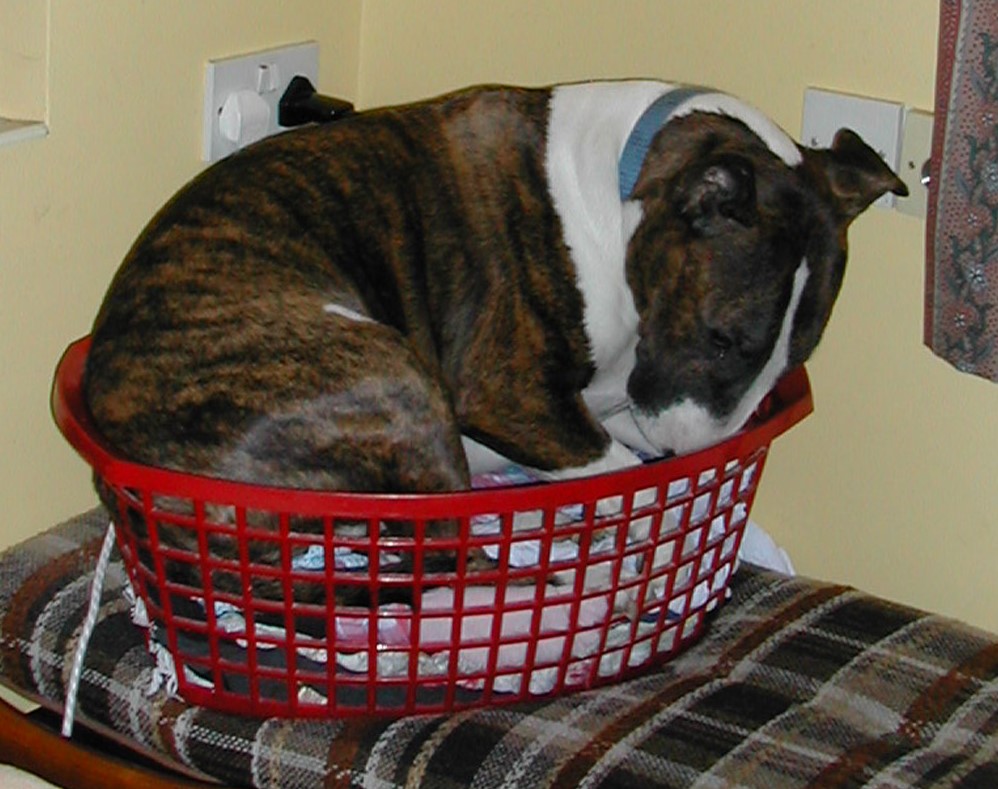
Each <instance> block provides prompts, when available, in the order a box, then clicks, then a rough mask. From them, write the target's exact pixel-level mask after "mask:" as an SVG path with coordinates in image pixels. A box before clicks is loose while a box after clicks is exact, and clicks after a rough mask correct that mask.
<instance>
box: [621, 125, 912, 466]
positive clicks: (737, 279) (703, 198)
mask: <svg viewBox="0 0 998 789" xmlns="http://www.w3.org/2000/svg"><path fill="white" fill-rule="evenodd" d="M888 191H891V192H894V193H896V194H907V191H906V189H905V186H904V183H903V182H902V181H901V180H900V179H898V177H897V176H896V175H895V174H894V173H892V172H891V171H890V169H889V168H888V167H887V166H886V164H884V162H883V160H882V159H881V158H880V157H879V156H878V155H877V154H876V153H875V152H874V151H873V150H872V149H871V148H869V147H868V146H867V145H866V144H865V143H864V142H863V141H862V140H861V139H860V138H859V137H858V136H857V135H856V134H854V133H853V132H851V131H848V130H843V131H840V132H839V133H838V135H837V136H836V138H835V141H834V143H833V144H832V147H831V148H829V149H822V150H812V149H807V148H800V147H797V146H793V148H792V149H791V153H790V154H787V153H786V151H784V152H783V154H782V155H777V154H776V153H774V151H773V149H772V147H771V144H769V145H768V144H767V143H766V142H764V141H763V140H762V139H761V137H760V136H758V135H757V134H756V133H755V132H753V131H751V130H750V129H749V128H748V127H747V126H746V125H745V124H744V123H742V122H741V121H739V120H736V119H734V118H731V117H727V116H724V115H718V114H709V113H693V114H691V115H688V116H685V117H681V118H677V119H675V120H673V121H671V122H670V123H668V124H666V126H665V127H664V128H663V129H662V130H661V132H659V134H658V135H657V136H656V138H655V139H654V140H653V142H652V144H651V146H650V147H649V150H648V153H647V156H646V158H645V161H644V165H643V167H642V169H641V172H640V175H639V177H638V179H637V182H636V184H635V186H634V190H633V193H632V195H631V197H632V199H634V200H638V201H640V203H641V207H642V211H643V214H642V219H641V222H640V224H639V225H638V227H637V229H636V230H635V232H634V235H633V236H632V238H631V241H630V245H629V247H628V257H627V276H628V282H629V284H630V286H631V289H632V291H633V293H634V299H635V306H636V307H637V310H638V315H639V319H640V322H639V340H638V345H637V353H636V357H637V358H636V363H635V367H634V370H633V372H632V374H631V376H630V379H629V381H628V393H629V395H630V398H631V401H632V403H633V411H634V415H635V418H636V420H637V422H638V425H639V427H640V428H641V430H642V431H643V432H644V434H645V436H646V437H647V438H648V439H649V441H650V442H651V443H652V444H653V445H655V446H657V447H658V448H660V449H662V450H670V449H671V450H673V451H676V452H680V453H682V452H689V451H693V450H696V449H698V448H701V447H703V446H706V445H708V444H711V443H713V442H715V441H718V440H720V439H722V438H725V437H726V436H728V435H730V434H732V433H734V432H735V431H737V430H738V429H739V428H740V427H741V426H742V425H743V424H744V423H745V421H746V420H747V419H748V417H749V416H751V414H752V413H753V412H754V410H755V409H756V407H757V406H758V404H759V402H760V401H761V399H762V398H763V397H764V396H765V394H766V393H767V392H768V391H769V390H770V389H771V388H772V386H773V385H774V384H775V383H776V381H777V380H778V378H779V377H780V375H782V374H783V373H784V372H785V371H786V370H788V369H790V368H792V367H794V366H796V365H798V364H800V363H802V362H803V361H805V360H806V359H807V358H808V357H809V356H810V354H811V352H812V351H813V350H814V349H815V346H817V344H818V341H819V340H820V338H821V335H822V332H823V331H824V328H825V324H826V323H827V321H828V318H829V315H830V314H831V311H832V305H833V304H834V302H835V298H836V296H837V295H838V292H839V287H840V285H841V283H842V277H843V274H844V271H845V264H846V229H847V228H848V226H849V224H850V223H851V222H852V220H853V219H855V218H856V217H857V216H858V215H859V214H860V213H861V212H862V211H863V210H865V209H866V208H867V206H869V205H870V204H871V203H872V202H873V201H874V200H876V199H877V198H878V197H879V196H881V195H882V194H884V193H885V192H888Z"/></svg>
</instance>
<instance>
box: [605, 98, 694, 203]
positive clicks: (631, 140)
mask: <svg viewBox="0 0 998 789" xmlns="http://www.w3.org/2000/svg"><path fill="white" fill-rule="evenodd" d="M706 92H707V91H706V89H704V88H697V87H679V88H675V89H673V90H670V91H669V92H668V93H665V94H663V95H661V96H659V97H658V98H657V99H656V100H655V101H654V102H652V104H651V106H650V107H648V109H646V110H645V111H644V113H643V114H642V115H641V117H640V118H638V122H637V123H635V124H634V128H633V129H632V130H631V136H630V137H628V138H627V143H626V144H625V145H624V152H623V153H622V154H621V155H620V166H619V168H618V173H619V176H618V180H619V181H620V199H621V200H629V199H630V197H631V192H633V191H634V185H635V184H636V183H637V182H638V175H640V174H641V166H642V165H643V164H644V161H645V154H647V153H648V146H650V145H651V141H652V140H653V139H654V137H655V135H656V134H658V131H659V129H661V128H662V127H663V126H664V125H665V122H666V121H667V120H669V116H670V115H672V113H673V112H675V110H676V107H678V106H679V105H680V104H682V103H683V102H684V101H686V100H687V99H690V98H692V97H693V96H696V95H697V94H700V93H706Z"/></svg>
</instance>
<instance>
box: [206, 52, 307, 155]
mask: <svg viewBox="0 0 998 789" xmlns="http://www.w3.org/2000/svg"><path fill="white" fill-rule="evenodd" d="M296 75H301V76H303V77H307V78H308V79H309V80H310V81H311V82H312V83H313V84H317V83H318V79H319V45H318V44H317V43H316V42H314V41H307V42H303V43H301V44H293V45H289V46H284V47H276V48H274V49H268V50H264V51H262V52H252V53H250V54H247V55H240V56H237V57H230V58H221V59H217V60H210V61H208V65H207V67H206V68H205V88H204V121H203V123H204V148H203V152H202V158H203V159H204V161H206V162H213V161H215V160H216V159H221V158H223V157H225V156H228V155H229V154H230V153H233V152H235V151H237V150H238V149H239V148H242V147H243V146H245V145H249V144H250V143H251V142H255V141H256V140H259V139H262V138H263V137H267V136H269V135H271V134H276V133H277V132H279V131H282V127H281V126H280V125H278V122H277V103H278V101H279V100H280V98H281V96H282V95H283V94H284V91H285V90H286V89H287V87H288V84H289V83H290V82H291V80H292V78H294V77H295V76H296Z"/></svg>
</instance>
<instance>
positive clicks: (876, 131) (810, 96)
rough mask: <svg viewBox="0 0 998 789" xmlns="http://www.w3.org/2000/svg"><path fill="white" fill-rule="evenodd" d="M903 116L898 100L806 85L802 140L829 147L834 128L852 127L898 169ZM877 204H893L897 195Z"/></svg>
mask: <svg viewBox="0 0 998 789" xmlns="http://www.w3.org/2000/svg"><path fill="white" fill-rule="evenodd" d="M903 116H904V107H903V106H902V105H901V104H897V103H895V102H891V101H881V100H880V99H869V98H864V97H862V96H851V95H848V94H845V93H834V92H832V91H827V90H819V89H817V88H807V89H806V90H805V91H804V121H803V124H802V130H801V141H802V142H803V143H804V145H807V146H809V147H811V148H826V147H828V146H829V145H831V144H832V140H833V139H834V137H835V132H837V131H838V130H839V129H841V128H849V129H852V130H853V131H854V132H856V134H858V135H859V136H860V137H862V138H863V140H864V142H866V144H867V145H869V146H870V147H871V148H873V149H874V150H875V151H876V152H877V153H878V154H880V158H882V159H883V160H884V161H885V162H886V163H887V166H888V167H890V168H891V169H892V170H893V171H894V172H898V170H899V167H898V163H899V160H900V150H901V124H902V119H903ZM874 205H875V206H878V207H880V208H893V207H894V205H895V202H894V195H893V194H890V193H888V194H886V195H884V196H883V197H881V198H880V199H878V200H877V201H876V202H875V203H874Z"/></svg>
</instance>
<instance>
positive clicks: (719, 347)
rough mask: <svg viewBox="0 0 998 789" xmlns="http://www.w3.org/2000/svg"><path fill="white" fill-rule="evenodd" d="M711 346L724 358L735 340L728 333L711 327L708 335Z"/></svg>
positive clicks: (717, 354)
mask: <svg viewBox="0 0 998 789" xmlns="http://www.w3.org/2000/svg"><path fill="white" fill-rule="evenodd" d="M707 337H708V339H709V341H710V347H711V349H712V350H713V351H714V354H715V355H716V356H717V358H718V359H723V358H724V357H725V356H727V354H728V351H730V350H731V348H732V346H733V345H734V344H735V341H734V340H733V339H732V338H731V337H730V336H729V335H727V334H725V333H724V332H722V331H719V330H717V329H711V330H710V331H709V332H708V335H707Z"/></svg>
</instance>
